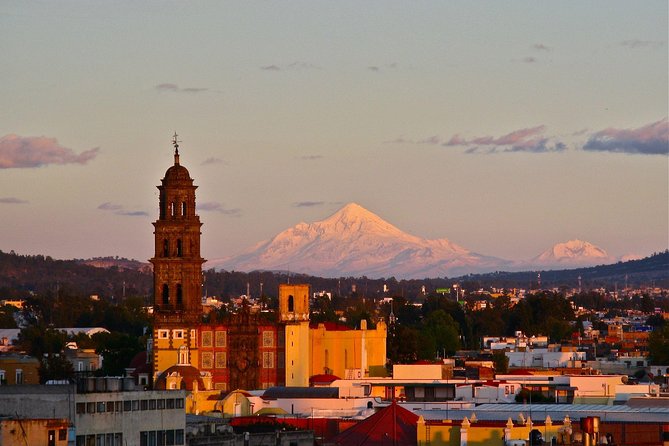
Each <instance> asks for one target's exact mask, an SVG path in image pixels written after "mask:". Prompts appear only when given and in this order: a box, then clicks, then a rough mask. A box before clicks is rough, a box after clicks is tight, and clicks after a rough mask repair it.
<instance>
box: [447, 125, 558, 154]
mask: <svg viewBox="0 0 669 446" xmlns="http://www.w3.org/2000/svg"><path fill="white" fill-rule="evenodd" d="M545 130H546V126H544V125H539V126H536V127H528V128H524V129H519V130H514V131H513V132H510V133H507V134H505V135H502V136H499V137H493V136H479V137H476V138H469V139H467V138H462V137H461V136H460V135H453V136H452V137H451V139H449V140H448V141H447V142H445V143H443V144H442V145H443V146H464V147H467V150H466V153H498V152H527V153H548V152H562V151H564V150H566V148H567V146H566V145H565V144H564V143H562V142H560V141H556V140H553V139H552V138H548V137H546V136H544V132H545Z"/></svg>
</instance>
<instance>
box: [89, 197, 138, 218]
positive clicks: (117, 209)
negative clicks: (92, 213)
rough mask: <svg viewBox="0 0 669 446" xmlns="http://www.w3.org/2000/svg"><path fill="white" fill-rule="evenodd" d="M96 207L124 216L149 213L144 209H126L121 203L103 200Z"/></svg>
mask: <svg viewBox="0 0 669 446" xmlns="http://www.w3.org/2000/svg"><path fill="white" fill-rule="evenodd" d="M98 209H100V210H102V211H109V212H112V213H114V214H115V215H123V216H126V217H148V215H149V213H148V212H144V211H128V210H126V209H125V207H124V206H123V205H120V204H115V203H112V202H109V201H107V202H105V203H102V204H101V205H100V206H98Z"/></svg>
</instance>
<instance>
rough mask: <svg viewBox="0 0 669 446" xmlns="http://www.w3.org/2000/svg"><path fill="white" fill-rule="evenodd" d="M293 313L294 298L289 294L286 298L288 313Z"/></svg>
mask: <svg viewBox="0 0 669 446" xmlns="http://www.w3.org/2000/svg"><path fill="white" fill-rule="evenodd" d="M294 311H295V298H294V297H293V295H292V294H291V295H290V296H288V312H289V313H293V312H294Z"/></svg>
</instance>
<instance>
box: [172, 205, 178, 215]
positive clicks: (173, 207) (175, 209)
mask: <svg viewBox="0 0 669 446" xmlns="http://www.w3.org/2000/svg"><path fill="white" fill-rule="evenodd" d="M171 208H172V209H171V213H172V217H174V216H176V215H177V207H176V205H175V204H174V202H172V206H171Z"/></svg>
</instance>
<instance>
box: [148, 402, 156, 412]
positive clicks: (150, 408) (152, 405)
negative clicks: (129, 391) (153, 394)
mask: <svg viewBox="0 0 669 446" xmlns="http://www.w3.org/2000/svg"><path fill="white" fill-rule="evenodd" d="M149 410H156V400H149Z"/></svg>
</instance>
